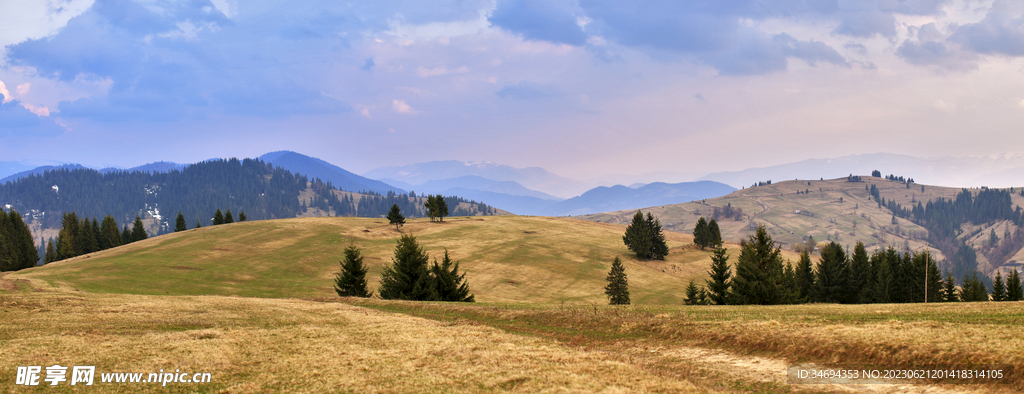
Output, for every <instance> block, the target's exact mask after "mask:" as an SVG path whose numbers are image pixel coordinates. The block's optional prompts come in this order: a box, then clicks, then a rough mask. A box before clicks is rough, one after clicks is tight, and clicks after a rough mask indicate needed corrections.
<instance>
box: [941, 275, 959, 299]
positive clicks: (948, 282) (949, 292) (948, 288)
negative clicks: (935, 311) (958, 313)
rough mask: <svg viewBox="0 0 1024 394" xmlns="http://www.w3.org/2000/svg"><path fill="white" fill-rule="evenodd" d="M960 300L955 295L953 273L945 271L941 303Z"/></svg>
mask: <svg viewBox="0 0 1024 394" xmlns="http://www.w3.org/2000/svg"><path fill="white" fill-rule="evenodd" d="M957 301H960V298H959V297H958V296H957V294H956V278H954V277H953V273H952V272H949V270H948V269H947V270H946V279H943V280H942V302H957Z"/></svg>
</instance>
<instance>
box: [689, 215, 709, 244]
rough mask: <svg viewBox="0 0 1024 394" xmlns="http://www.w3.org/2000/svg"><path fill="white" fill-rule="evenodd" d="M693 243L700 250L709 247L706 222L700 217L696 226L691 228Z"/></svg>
mask: <svg viewBox="0 0 1024 394" xmlns="http://www.w3.org/2000/svg"><path fill="white" fill-rule="evenodd" d="M693 243H694V245H697V246H699V247H700V250H704V248H706V247H708V246H710V245H711V236H710V234H709V233H708V221H707V220H705V219H704V217H703V216H701V217H700V218H699V219H697V224H696V225H695V226H693Z"/></svg>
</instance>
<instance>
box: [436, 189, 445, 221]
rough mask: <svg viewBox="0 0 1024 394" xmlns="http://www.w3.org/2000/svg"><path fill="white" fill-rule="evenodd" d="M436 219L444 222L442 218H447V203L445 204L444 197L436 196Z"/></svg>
mask: <svg viewBox="0 0 1024 394" xmlns="http://www.w3.org/2000/svg"><path fill="white" fill-rule="evenodd" d="M435 213H436V214H437V218H438V220H439V221H442V222H443V221H444V217H445V216H448V203H447V202H445V200H444V196H442V195H440V194H438V195H437V212H435Z"/></svg>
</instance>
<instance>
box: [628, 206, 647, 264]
mask: <svg viewBox="0 0 1024 394" xmlns="http://www.w3.org/2000/svg"><path fill="white" fill-rule="evenodd" d="M622 242H623V243H624V244H626V247H627V248H629V250H630V251H632V252H633V253H636V257H637V258H641V259H644V258H647V255H648V254H649V253H650V250H651V248H652V247H653V246H652V245H653V242H652V238H651V234H650V229H649V228H648V227H647V221H645V220H644V214H643V212H640V211H636V213H635V214H633V221H632V222H630V224H629V226H626V234H625V235H623V236H622Z"/></svg>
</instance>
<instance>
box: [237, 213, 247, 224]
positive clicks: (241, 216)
mask: <svg viewBox="0 0 1024 394" xmlns="http://www.w3.org/2000/svg"><path fill="white" fill-rule="evenodd" d="M246 220H249V218H248V217H246V216H245V211H238V221H239V222H244V221H246Z"/></svg>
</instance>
